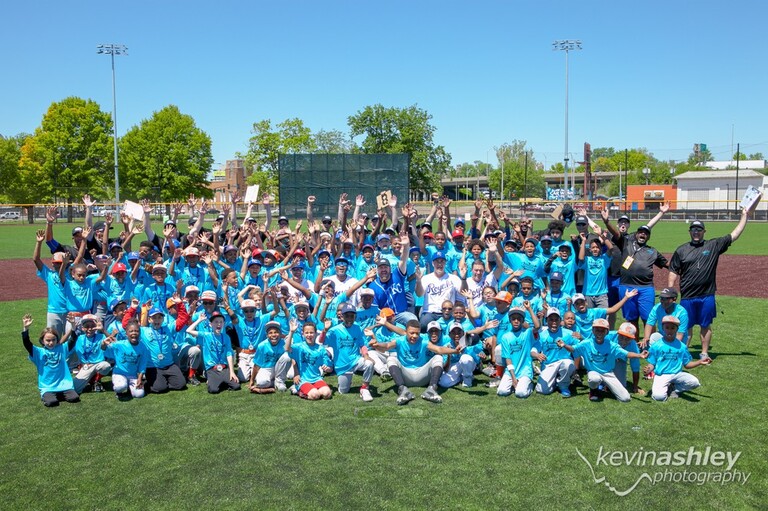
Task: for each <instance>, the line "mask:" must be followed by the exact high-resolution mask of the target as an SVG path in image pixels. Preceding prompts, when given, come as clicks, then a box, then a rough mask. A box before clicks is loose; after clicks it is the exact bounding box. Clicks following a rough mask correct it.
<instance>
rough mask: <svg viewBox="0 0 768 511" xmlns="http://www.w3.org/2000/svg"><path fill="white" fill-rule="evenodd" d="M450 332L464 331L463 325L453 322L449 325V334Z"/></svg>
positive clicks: (459, 322)
mask: <svg viewBox="0 0 768 511" xmlns="http://www.w3.org/2000/svg"><path fill="white" fill-rule="evenodd" d="M434 323H437V321H435V322H434ZM439 326H440V323H438V327H439ZM451 330H461V331H464V325H462V324H461V321H454V322H453V323H451V327H450V328H449V329H448V331H449V332H450V331H451Z"/></svg>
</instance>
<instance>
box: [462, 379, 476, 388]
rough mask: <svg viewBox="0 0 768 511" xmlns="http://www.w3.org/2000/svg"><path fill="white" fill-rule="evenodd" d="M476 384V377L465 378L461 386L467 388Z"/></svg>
mask: <svg viewBox="0 0 768 511" xmlns="http://www.w3.org/2000/svg"><path fill="white" fill-rule="evenodd" d="M473 384H474V378H471V377H470V378H465V379H463V380H462V381H461V386H462V387H465V388H470V387H471V386H472V385H473Z"/></svg>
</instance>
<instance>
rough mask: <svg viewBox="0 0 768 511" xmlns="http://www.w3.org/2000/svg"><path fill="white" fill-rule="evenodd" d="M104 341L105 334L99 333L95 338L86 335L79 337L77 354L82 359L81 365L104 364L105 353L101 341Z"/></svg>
mask: <svg viewBox="0 0 768 511" xmlns="http://www.w3.org/2000/svg"><path fill="white" fill-rule="evenodd" d="M103 340H104V334H102V333H100V332H97V333H95V334H94V335H93V337H88V336H87V335H85V334H80V335H78V336H77V341H76V342H75V353H77V358H79V359H80V363H81V364H98V363H99V362H104V351H103V350H102V349H101V341H103Z"/></svg>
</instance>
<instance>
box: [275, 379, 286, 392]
mask: <svg viewBox="0 0 768 511" xmlns="http://www.w3.org/2000/svg"><path fill="white" fill-rule="evenodd" d="M275 390H276V391H278V392H285V391H286V390H288V387H286V386H285V382H284V381H283V380H275Z"/></svg>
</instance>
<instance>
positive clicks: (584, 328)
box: [573, 307, 608, 340]
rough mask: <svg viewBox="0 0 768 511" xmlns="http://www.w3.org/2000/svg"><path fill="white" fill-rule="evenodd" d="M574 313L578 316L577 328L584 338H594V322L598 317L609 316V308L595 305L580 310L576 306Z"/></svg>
mask: <svg viewBox="0 0 768 511" xmlns="http://www.w3.org/2000/svg"><path fill="white" fill-rule="evenodd" d="M573 315H574V316H576V330H577V331H578V332H579V333H580V334H581V338H582V340H586V339H591V338H592V322H593V321H595V320H596V319H605V318H607V317H608V310H607V309H601V308H600V307H595V308H594V309H587V310H585V311H584V312H579V311H577V310H576V308H575V307H574V309H573Z"/></svg>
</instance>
